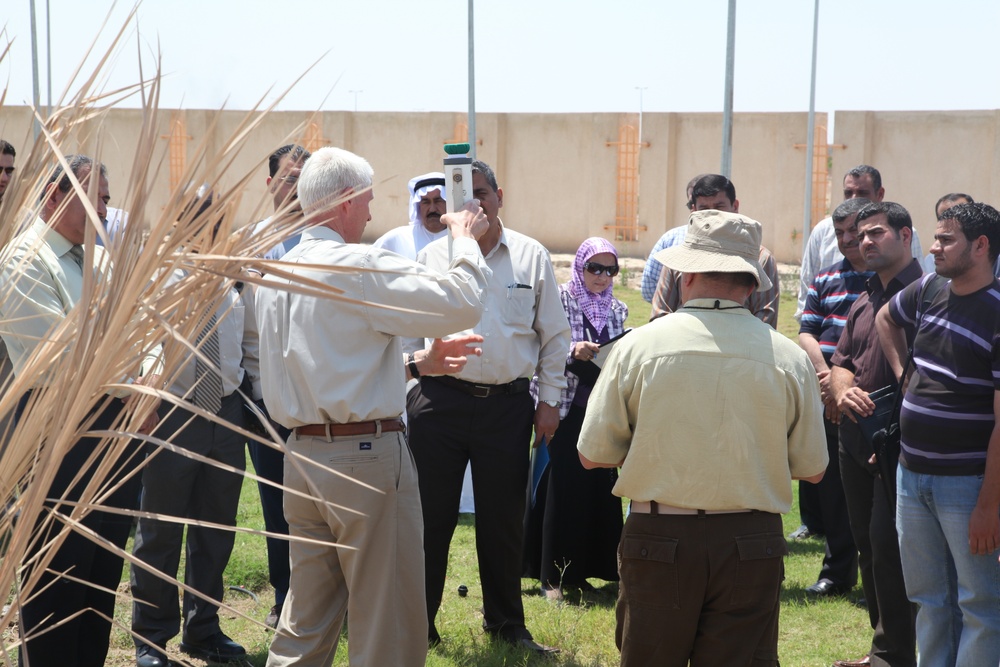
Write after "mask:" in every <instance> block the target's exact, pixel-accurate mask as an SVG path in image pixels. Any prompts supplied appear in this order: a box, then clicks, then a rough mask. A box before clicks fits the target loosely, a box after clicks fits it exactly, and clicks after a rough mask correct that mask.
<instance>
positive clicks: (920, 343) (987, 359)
mask: <svg viewBox="0 0 1000 667" xmlns="http://www.w3.org/2000/svg"><path fill="white" fill-rule="evenodd" d="M931 280H945V279H944V278H939V277H938V276H937V274H934V273H932V274H928V275H926V276H924V277H923V278H921V279H920V280H919V281H917V282H914V283H912V284H910V285H909V286H907V288H906V289H904V290H903V291H902V292H900V293H899V294H897V295H896V296H895V297H894V298H893V299H892V301H890V302H889V304H888V307H889V314H890V315H891V316H892V319H893V321H894V322H895V323H896V324H898V325H901V326H903V325H912V324H914V323H916V321H917V319H918V307H921V308H922V306H921V305H920V304H918V301H926V299H924V298H922V296H921V294H922V292H921V289H922V288H923V286H924V285H926V284H927V283H928V282H929V281H931ZM913 347H914V352H913V362H914V366H915V367H916V372H915V373H914V374H913V377H912V378H911V380H910V384H909V387H907V390H906V396H905V397H904V398H903V408H902V412H901V413H900V430H901V435H902V437H901V452H900V457H899V459H900V463H901V464H902V465H903V466H904V467H906V468H907V469H908V470H912V471H913V472H917V473H922V474H931V475H978V474H982V473H983V471H984V470H985V466H986V450H987V447H988V446H989V442H990V435H991V434H992V433H993V425H994V418H993V396H994V392H995V391H997V390H998V389H1000V281H997V280H995V279H994V281H993V283H992V284H991V285H988V286H987V287H984V288H983V289H981V290H978V291H976V292H973V293H972V294H966V295H962V296H959V295H956V294H952V292H951V283H950V281H949V282H948V284H947V285H945V286H944V287H943V288H942V289H941V290H940V291H939V292H938V293H937V294H936V295H935V296H934V297H933V298H932V299H931V300H930V302H929V303H927V304H926V310H924V311H923V313H922V315H921V317H920V325H919V328H918V329H917V336H916V339H915V341H914V346H913Z"/></svg>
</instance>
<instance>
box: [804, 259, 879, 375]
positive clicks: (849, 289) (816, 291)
mask: <svg viewBox="0 0 1000 667" xmlns="http://www.w3.org/2000/svg"><path fill="white" fill-rule="evenodd" d="M873 275H875V273H874V272H873V271H858V270H856V269H855V268H854V266H853V265H852V264H851V263H850V262H849V261H848V260H846V259H842V260H840V261H839V262H837V263H836V264H834V265H832V266H828V267H826V268H825V269H823V270H822V271H820V272H819V273H818V274H816V278H815V279H813V282H812V285H810V286H809V293H808V294H807V295H806V307H805V310H803V311H802V319H801V320H799V333H800V334H803V333H804V334H809V335H810V336H813V337H814V338H816V339H817V340H818V341H819V349H820V350H821V351H822V352H823V358H824V359H826V363H830V358H831V357H833V353H834V352H835V351H836V349H837V341H839V340H840V334H841V332H842V331H843V330H844V325H845V324H846V323H847V315H848V313H849V312H850V311H851V306H853V305H854V302H855V301H857V299H858V296H860V295H861V294H863V293H864V292H865V285H866V283H867V282H868V279H869V278H871V277H872V276H873Z"/></svg>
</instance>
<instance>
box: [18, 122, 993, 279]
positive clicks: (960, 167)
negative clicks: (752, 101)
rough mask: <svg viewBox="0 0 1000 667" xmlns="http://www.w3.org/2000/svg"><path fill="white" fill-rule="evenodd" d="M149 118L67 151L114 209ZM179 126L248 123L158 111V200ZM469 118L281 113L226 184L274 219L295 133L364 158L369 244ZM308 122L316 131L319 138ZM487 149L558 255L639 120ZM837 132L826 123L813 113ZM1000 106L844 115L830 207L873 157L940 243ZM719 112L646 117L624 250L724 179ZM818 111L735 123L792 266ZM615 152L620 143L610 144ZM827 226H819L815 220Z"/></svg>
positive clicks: (517, 208)
mask: <svg viewBox="0 0 1000 667" xmlns="http://www.w3.org/2000/svg"><path fill="white" fill-rule="evenodd" d="M141 113H142V112H141V111H139V110H132V109H113V110H110V111H108V112H107V113H106V114H103V115H101V116H97V117H95V118H94V120H93V121H91V123H92V125H93V127H92V128H89V129H90V131H89V132H88V133H87V139H86V140H85V141H84V142H83V145H81V146H78V147H67V148H68V149H69V150H79V151H82V152H88V153H90V152H94V151H95V150H96V149H97V146H98V145H100V146H101V151H102V159H103V160H104V161H105V162H106V164H107V165H108V168H109V169H110V172H111V191H112V205H117V206H121V207H125V208H128V203H129V200H130V195H129V193H127V192H126V191H125V189H126V187H125V186H126V185H127V183H128V174H129V171H130V168H131V167H130V165H131V163H132V160H133V154H134V152H135V146H136V145H137V142H138V135H139V132H140V129H141V122H142V116H141ZM178 115H180V117H182V118H183V121H184V127H185V131H186V135H187V137H189V138H188V139H187V142H186V143H187V155H188V161H189V163H190V161H191V160H192V158H193V156H194V155H195V154H196V152H197V151H196V149H197V147H198V146H199V144H201V143H202V142H205V145H206V147H207V148H208V150H209V152H210V153H211V152H214V151H218V150H221V149H222V148H223V146H224V145H225V143H226V141H228V140H229V138H230V137H231V136H232V135H233V134H234V133H236V132H237V131H238V130H239V128H240V126H241V124H242V123H243V122H244V121H245V120H246V119H247V117H248V116H247V113H246V112H242V111H223V112H217V111H207V110H186V111H180V112H177V111H173V112H172V111H170V110H163V111H161V112H160V114H159V119H158V125H159V133H158V134H159V136H160V137H161V138H162V139H161V144H160V145H159V146H158V150H159V151H160V152H159V153H158V154H157V156H156V159H162V160H163V162H162V166H161V167H160V169H159V173H158V174H157V176H156V178H155V179H154V180H153V182H152V188H153V192H152V204H153V206H154V208H156V207H162V206H163V205H164V204H165V202H166V201H167V199H168V196H169V166H168V161H167V148H168V137H169V136H170V130H171V119H172V118H176V117H177V116H178ZM465 120H466V117H465V115H464V114H461V113H378V112H362V113H351V112H324V113H319V114H310V113H306V112H273V113H270V114H268V115H267V116H266V117H265V118H263V119H262V120H261V122H260V124H259V126H258V127H257V128H256V129H254V130H253V131H252V132H251V133H250V135H249V141H248V142H247V144H246V146H245V147H244V148H243V149H242V150H241V152H240V153H239V154H238V155H237V156H236V158H235V160H234V162H233V166H232V168H231V169H229V170H228V171H227V172H226V173H225V174H224V175H223V176H222V178H221V181H222V183H221V184H222V186H223V188H233V187H236V186H237V185H238V184H239V182H240V181H241V179H243V177H245V176H247V175H249V179H248V181H247V185H246V187H245V188H243V189H241V190H239V191H240V192H241V193H242V196H241V201H240V206H239V215H240V216H241V217H243V218H245V219H246V222H252V221H254V220H256V219H259V218H260V217H263V216H264V215H267V214H269V213H270V203H269V201H268V200H267V196H266V190H265V179H266V177H267V172H266V165H265V162H266V158H267V155H268V154H269V153H270V151H272V150H273V149H274V148H275V147H277V146H279V145H281V144H283V143H287V142H288V141H289V140H290V139H296V140H298V141H300V142H307V141H310V138H311V140H312V141H314V142H316V143H318V144H319V145H335V146H341V147H343V148H346V149H348V150H351V151H354V152H355V153H358V154H359V155H362V156H364V157H366V158H367V159H368V160H369V162H371V164H372V166H373V167H374V169H375V178H376V182H375V201H374V202H373V205H372V222H371V223H369V226H368V230H367V232H366V234H365V240H366V241H371V240H374V239H375V238H377V237H378V236H379V235H381V234H382V233H384V232H385V231H387V230H388V229H391V228H392V227H395V226H398V225H402V224H405V223H406V221H407V203H408V194H407V191H406V183H407V181H408V180H409V179H410V178H411V177H412V176H414V175H416V174H421V173H424V172H427V171H432V170H436V169H440V165H441V159H442V157H443V151H442V149H441V146H442V144H445V143H448V142H450V141H454V140H455V139H456V136H455V135H456V133H457V132H461V128H460V125H461V124H463V123H464V122H465ZM30 121H31V116H30V113H29V112H28V110H27V109H26V108H24V107H4V108H0V137H4V138H6V139H8V140H9V141H11V142H12V143H14V144H15V146H16V147H17V148H18V150H19V153H20V154H19V156H18V162H19V163H21V161H22V160H23V159H24V157H25V156H26V153H27V151H28V150H30V145H31V141H30V137H31V126H30ZM310 122H313V123H315V126H314V127H313V128H312V130H311V132H312V133H311V134H309V131H307V126H308V125H309V123H310ZM476 122H477V131H478V135H479V137H478V138H479V140H480V142H481V143H480V145H479V146H478V156H479V157H480V158H481V159H483V160H485V161H486V162H488V163H489V164H491V165H492V166H493V167H494V169H495V170H496V172H497V178H498V180H499V182H500V186H501V187H502V188H503V190H504V206H503V210H502V211H501V217H502V218H503V219H504V220H505V222H506V224H507V225H509V226H510V227H512V228H515V229H518V230H519V231H522V232H525V233H527V234H529V235H531V236H534V237H535V238H537V239H538V240H539V241H541V242H542V243H543V244H545V245H546V246H547V247H548V248H549V249H550V250H551V251H552V252H575V250H576V248H577V247H578V245H579V244H580V242H581V241H582V240H583V239H584V238H586V237H588V236H606V237H607V238H613V237H612V232H611V231H609V230H606V229H605V226H606V225H610V224H613V222H614V217H615V202H616V191H617V188H618V148H617V146H615V145H614V142H617V141H618V136H619V129H620V127H621V126H622V125H625V124H632V125H638V116H637V114H607V113H601V114H489V113H484V114H479V115H478V116H477V120H476ZM816 122H817V125H820V126H825V125H826V114H817V121H816ZM998 124H1000V112H997V111H970V112H853V111H852V112H837V116H836V132H835V135H836V136H835V141H834V143H835V145H843V146H844V148H837V147H834V148H833V149H832V151H831V164H832V168H831V172H830V173H831V175H832V181H833V183H832V187H833V190H832V201H833V202H834V204H835V203H836V202H838V201H839V200H840V182H841V181H840V179H841V176H842V175H843V173H844V171H846V170H847V169H849V168H850V167H852V166H854V165H856V164H860V163H868V164H872V165H874V166H876V167H878V168H879V169H880V170H881V171H882V174H883V179H884V184H885V187H886V197H887V198H888V199H891V200H894V201H899V202H900V203H902V204H903V205H904V206H906V207H907V208H908V209H910V211H911V213H913V215H914V219H915V221H916V223H917V226H918V231H919V232H920V234H921V237H922V239H924V246H925V250H926V249H927V247H929V244H930V238H931V236H932V234H933V220H932V216H931V209H932V206H933V203H934V201H935V200H936V199H937V197H939V196H940V195H941V194H943V193H945V192H950V191H953V190H959V191H965V192H968V193H969V194H972V195H973V196H974V197H975V198H976V199H977V200H980V199H982V200H983V201H996V200H997V195H998V194H1000V192H998V190H1000V183H998V182H997V179H996V178H995V177H994V174H995V173H1000V171H998V168H1000V146H998V132H997V127H998ZM721 129H722V115H721V114H715V113H704V114H694V113H685V114H677V113H646V114H643V118H642V134H643V136H642V139H643V142H644V143H648V146H645V147H643V149H642V150H641V152H640V161H639V166H640V169H639V173H640V185H639V215H638V218H639V224H640V225H641V226H644V227H645V230H644V231H640V233H639V239H638V241H632V242H627V243H626V242H619V243H618V244H617V245H618V248H619V251H620V252H621V253H622V254H624V255H629V256H633V257H645V256H646V254H647V253H648V252H649V250H650V248H651V247H652V246H653V244H654V243H655V242H656V240H657V239H658V238H659V237H660V235H661V234H662V233H663V232H664V231H666V230H667V229H670V228H671V227H674V226H676V225H680V224H684V223H685V222H686V221H687V210H686V208H685V206H684V203H685V202H684V187H685V185H686V184H687V182H688V180H689V179H690V178H691V177H692V176H694V175H695V174H699V173H702V172H717V171H718V169H719V163H720V156H721ZM806 133H807V115H806V114H805V113H744V114H736V116H735V119H734V128H733V169H732V179H733V182H734V183H735V184H736V189H737V196H738V198H739V200H740V212H742V213H745V214H746V215H748V216H750V217H753V218H755V219H757V220H759V221H760V222H761V223H763V225H764V244H765V245H767V246H768V247H769V248H770V249H771V250H772V251H773V252H774V254H775V255H776V256H777V258H778V259H779V260H780V261H783V262H798V261H799V259H800V257H801V248H802V217H803V209H804V201H805V200H804V197H805V186H804V182H805V170H806V155H805V148H804V145H805V143H806ZM609 144H610V145H609ZM815 222H816V221H813V223H815Z"/></svg>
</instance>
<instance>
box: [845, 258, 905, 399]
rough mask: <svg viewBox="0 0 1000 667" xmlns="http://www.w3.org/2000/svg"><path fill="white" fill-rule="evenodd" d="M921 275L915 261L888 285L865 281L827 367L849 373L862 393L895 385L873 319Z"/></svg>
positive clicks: (877, 280) (876, 280)
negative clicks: (864, 287)
mask: <svg viewBox="0 0 1000 667" xmlns="http://www.w3.org/2000/svg"><path fill="white" fill-rule="evenodd" d="M921 275H922V271H921V270H920V262H918V261H917V260H915V259H914V260H912V261H911V262H910V263H909V264H908V265H907V266H906V268H905V269H903V270H902V271H900V272H899V273H898V274H897V275H896V276H895V277H894V278H893V279H892V280H890V281H889V284H888V285H885V286H883V285H882V281H881V280H879V277H878V275H877V274H876V275H874V276H872V277H871V278H869V279H868V284H867V285H866V291H865V292H864V293H863V294H861V296H859V297H858V300H857V301H855V302H854V305H853V306H851V312H849V313H848V314H847V324H846V325H845V326H844V331H843V332H842V333H841V335H840V342H839V343H837V351H836V352H834V353H833V358H832V359H831V360H830V363H831V364H832V365H834V366H840V367H841V368H844V369H846V370H849V371H851V373H853V374H854V384H855V385H857V386H858V387H860V388H861V389H862V390H864V391H867V392H869V393H870V392H873V391H875V390H876V389H881V388H882V387H887V386H890V385H895V384H896V376H895V375H894V374H893V372H892V367H891V366H890V365H889V362H888V361H887V360H886V358H885V353H884V352H882V344H881V343H880V342H879V339H878V334H877V333H876V331H875V315H876V314H877V313H878V311H879V310H881V309H882V306H884V305H885V304H886V303H888V301H889V299H891V298H892V297H894V296H895V295H896V294H897V293H898V292H899V291H900V290H902V289H903V288H904V287H906V286H907V285H909V284H910V283H912V282H913V281H915V280H917V279H919V278H920V276H921ZM910 336H911V337H912V332H911V334H910Z"/></svg>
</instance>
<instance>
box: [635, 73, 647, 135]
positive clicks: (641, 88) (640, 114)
mask: <svg viewBox="0 0 1000 667" xmlns="http://www.w3.org/2000/svg"><path fill="white" fill-rule="evenodd" d="M647 88H649V86H636V87H635V89H636V90H638V91H639V147H640V148H641V147H642V91H644V90H646V89H647Z"/></svg>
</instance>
